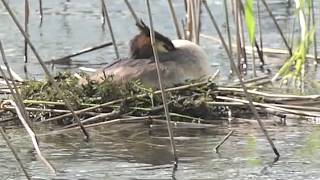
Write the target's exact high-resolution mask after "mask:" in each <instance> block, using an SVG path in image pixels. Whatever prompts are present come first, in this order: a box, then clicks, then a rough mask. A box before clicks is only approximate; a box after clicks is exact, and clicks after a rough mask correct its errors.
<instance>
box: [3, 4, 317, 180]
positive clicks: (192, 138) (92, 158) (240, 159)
mask: <svg viewBox="0 0 320 180" xmlns="http://www.w3.org/2000/svg"><path fill="white" fill-rule="evenodd" d="M208 2H209V6H210V7H211V8H212V9H214V10H215V11H214V15H215V16H216V17H222V15H221V14H223V12H222V9H223V7H222V2H221V0H215V1H208ZM37 3H38V2H37V1H31V17H30V25H29V27H30V35H31V40H32V42H33V43H34V45H35V46H36V48H37V49H38V51H39V52H40V55H41V57H42V58H43V59H44V60H50V59H53V58H54V57H61V56H64V55H67V54H70V53H72V52H75V51H78V50H81V49H83V48H86V47H90V46H94V45H98V44H101V43H103V42H108V41H111V39H110V36H109V34H108V30H107V27H106V29H105V30H104V29H103V28H102V27H101V20H100V5H99V1H98V0H96V1H85V0H78V1H64V0H56V1H44V22H43V24H42V26H41V27H40V26H39V21H40V20H39V15H38V14H39V11H38V4H37ZM174 3H175V8H176V10H177V15H178V17H179V18H183V17H184V14H183V13H184V12H183V1H175V2H174ZM109 4H110V6H108V8H109V12H110V16H111V20H112V22H113V28H114V32H115V36H116V40H117V42H118V45H119V50H120V54H121V57H125V56H126V55H127V51H128V47H127V45H128V42H129V40H130V39H131V38H132V37H133V36H134V35H135V34H136V33H137V30H136V28H135V27H134V25H133V24H134V21H133V19H132V17H131V15H130V13H129V11H128V10H127V8H126V6H125V4H124V3H123V2H122V1H112V2H111V1H110V2H109ZM10 5H11V6H12V8H13V9H14V10H15V12H16V14H17V15H18V17H19V19H20V20H22V19H23V13H22V12H23V3H21V1H18V0H11V1H10ZM152 5H153V6H152V10H153V16H154V20H155V22H156V23H155V27H156V29H157V30H158V31H160V32H162V33H164V34H166V35H168V36H169V37H170V38H172V39H174V38H175V30H174V27H173V24H172V21H171V17H170V14H169V11H168V8H167V3H166V2H165V1H153V2H152ZM270 5H271V8H272V9H273V12H274V13H275V14H276V15H277V18H278V19H279V23H280V25H281V26H282V27H284V26H287V21H286V19H285V18H284V19H283V17H287V16H289V15H290V14H292V10H289V11H288V8H287V4H286V3H283V1H270ZM133 6H134V9H136V11H137V14H138V15H139V16H141V17H142V18H143V19H144V20H145V21H146V22H147V20H148V19H147V17H146V13H145V4H144V1H143V0H135V1H134V3H133ZM288 13H289V15H288ZM203 16H204V17H203V19H204V21H203V22H204V23H203V32H204V33H205V34H209V35H214V36H216V34H215V33H214V30H213V27H212V25H211V23H210V21H209V20H208V17H207V15H206V13H203ZM280 18H281V19H280ZM263 19H264V24H263V29H264V30H265V31H264V33H265V44H266V45H268V46H267V47H284V46H283V43H282V42H281V41H280V40H279V39H280V36H279V35H278V34H277V32H276V31H275V28H274V27H273V24H272V22H271V21H270V19H269V18H268V16H267V13H266V12H263ZM217 20H218V22H219V24H220V25H221V26H222V25H223V22H224V18H217ZM0 22H1V26H0V39H1V41H2V42H3V44H4V46H5V49H6V54H7V56H8V60H9V61H10V65H11V66H12V68H13V69H14V70H15V71H16V72H18V73H19V74H20V75H21V76H22V77H24V78H31V79H32V78H37V79H38V78H43V72H42V70H41V68H40V66H39V65H38V63H37V60H36V59H35V57H34V56H32V53H31V52H29V54H30V60H29V63H28V64H27V65H26V68H27V72H26V73H25V72H24V63H23V39H22V37H21V35H20V34H19V32H18V30H17V28H16V27H15V26H14V25H13V23H12V21H11V19H10V18H9V16H8V14H7V13H6V11H5V10H4V7H3V6H2V5H0ZM222 30H223V31H225V29H224V28H222ZM201 45H202V47H204V49H205V50H206V51H207V52H208V54H209V56H210V59H211V60H212V63H213V64H214V65H215V66H214V67H213V71H214V69H217V68H219V69H220V70H221V71H222V76H221V77H222V79H223V77H225V75H226V74H227V73H228V69H229V67H228V64H229V63H228V61H227V59H226V55H225V53H224V51H223V49H222V47H221V46H220V45H219V44H217V43H216V42H213V41H209V40H207V39H203V38H202V39H201ZM114 58H115V54H114V51H113V47H109V48H105V49H102V50H99V51H95V52H92V53H89V54H86V55H82V56H78V57H76V58H74V59H73V62H72V63H71V64H70V65H57V66H56V67H55V68H54V69H52V71H53V73H55V72H57V71H61V70H65V69H71V70H73V71H77V67H79V66H86V67H99V64H105V63H109V62H112V60H113V59H114ZM267 63H268V60H267ZM269 63H271V62H269ZM269 66H270V65H269ZM316 92H317V91H316ZM266 123H267V128H268V130H269V132H270V135H271V137H272V138H273V139H274V142H275V145H276V146H277V148H278V150H279V151H280V154H281V157H280V160H279V161H278V162H276V163H275V164H273V165H270V163H271V162H272V161H273V158H274V154H273V152H272V150H271V148H270V147H269V145H268V143H267V141H266V140H265V138H264V136H263V134H262V133H261V131H260V129H259V128H258V125H257V124H256V123H255V122H254V121H250V122H247V121H243V120H239V121H236V122H231V123H227V122H226V121H218V122H215V124H214V127H211V128H199V127H197V126H195V127H194V128H191V127H182V126H177V127H175V136H176V143H177V151H178V156H179V167H178V169H177V171H173V165H172V155H171V149H170V146H169V141H168V137H167V131H166V129H165V126H164V125H161V126H153V127H149V126H147V125H144V124H143V123H141V124H139V123H137V124H121V125H114V126H102V127H99V128H94V129H90V131H89V132H90V134H91V136H92V137H91V141H89V142H85V141H83V139H82V135H81V134H80V132H78V131H75V132H73V133H66V134H61V135H51V136H41V137H40V142H41V143H40V146H41V149H42V151H43V153H44V155H45V156H46V157H47V158H48V160H49V161H50V162H51V163H52V164H53V165H54V167H55V168H56V169H57V171H58V173H57V175H56V176H53V175H50V174H49V172H48V170H47V169H46V168H45V167H44V165H43V164H42V163H41V161H39V160H38V159H37V157H36V155H35V152H34V151H33V150H32V146H31V144H30V140H29V138H28V136H26V133H25V131H24V130H23V129H20V128H12V129H8V130H7V133H8V134H9V136H10V137H11V138H12V142H13V143H14V145H15V147H16V149H17V150H18V152H19V156H20V157H21V159H22V161H23V163H24V165H25V166H26V167H27V171H28V172H29V173H30V174H32V176H33V179H317V178H318V177H319V176H320V173H319V171H318V167H319V164H320V161H319V156H320V153H319V149H320V141H319V139H320V137H319V136H320V133H319V128H318V127H317V125H316V124H309V123H308V121H305V120H303V119H295V120H288V122H287V124H286V125H282V124H279V120H278V119H277V118H275V117H273V116H270V117H268V118H266ZM231 129H234V130H235V133H234V134H233V135H232V136H231V137H230V139H229V140H227V142H226V143H225V144H224V145H223V146H222V147H221V150H220V154H216V153H215V152H214V151H213V148H214V146H215V145H217V144H218V143H219V142H220V141H221V140H222V139H223V137H224V136H225V135H226V134H227V133H228V132H229V131H230V130H231ZM48 130H50V127H45V128H44V127H41V128H39V129H37V133H43V132H47V131H48ZM0 172H1V173H0V174H1V176H0V177H1V179H23V174H22V173H21V172H20V170H19V168H18V166H17V165H16V163H15V161H14V158H13V157H12V154H11V153H10V151H9V150H8V148H6V147H5V145H4V142H3V140H2V139H0Z"/></svg>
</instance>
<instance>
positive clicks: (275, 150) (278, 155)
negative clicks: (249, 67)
mask: <svg viewBox="0 0 320 180" xmlns="http://www.w3.org/2000/svg"><path fill="white" fill-rule="evenodd" d="M236 3H238V1H237V2H236ZM203 5H204V6H205V8H206V10H207V12H208V14H209V17H210V19H211V21H212V24H213V25H214V27H215V29H216V31H217V33H218V35H219V38H220V40H221V43H222V45H223V47H224V49H225V50H226V52H227V55H228V58H229V60H230V62H231V64H232V66H233V68H234V69H235V73H236V75H237V76H238V79H239V82H240V84H241V87H242V89H243V92H244V94H245V97H246V99H247V100H248V101H249V107H250V109H251V111H252V113H253V115H254V117H255V118H256V120H257V121H258V124H259V126H260V128H261V130H262V132H263V134H264V135H265V137H266V139H267V140H268V142H269V144H270V146H271V148H272V150H273V152H274V153H275V155H276V158H275V160H274V161H277V160H278V159H279V157H280V154H279V152H278V150H277V148H276V147H275V145H274V143H273V141H272V139H271V138H270V136H269V134H268V131H267V130H266V129H265V127H264V124H263V122H262V121H261V119H260V116H259V114H258V112H257V110H256V108H255V106H254V105H253V103H252V97H251V95H250V94H249V93H248V90H247V87H246V86H245V84H244V83H243V80H242V78H241V75H240V72H239V71H238V69H237V68H236V64H235V63H234V61H233V58H232V56H231V54H230V52H229V51H228V47H227V44H226V42H225V41H224V39H223V36H222V34H221V31H220V30H219V26H218V24H217V23H216V20H215V18H214V17H213V15H212V12H211V11H210V9H209V6H208V4H207V1H206V0H203Z"/></svg>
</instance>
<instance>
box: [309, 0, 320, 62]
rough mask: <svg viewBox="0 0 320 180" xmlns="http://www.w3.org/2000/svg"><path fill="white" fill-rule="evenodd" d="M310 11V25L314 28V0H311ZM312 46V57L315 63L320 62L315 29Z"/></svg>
mask: <svg viewBox="0 0 320 180" xmlns="http://www.w3.org/2000/svg"><path fill="white" fill-rule="evenodd" d="M311 13H312V25H313V28H316V18H315V11H314V2H313V0H311ZM313 43H314V44H313V47H314V59H315V61H314V62H315V63H320V61H319V60H318V51H317V31H316V32H315V33H314V36H313Z"/></svg>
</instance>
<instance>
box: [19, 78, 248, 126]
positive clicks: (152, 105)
mask: <svg viewBox="0 0 320 180" xmlns="http://www.w3.org/2000/svg"><path fill="white" fill-rule="evenodd" d="M82 76H86V75H85V74H82ZM55 81H56V82H57V85H58V87H59V88H60V89H61V91H62V92H63V96H64V98H66V99H67V100H68V101H69V102H70V103H71V105H72V107H73V108H74V110H81V109H84V108H88V107H98V106H101V105H102V104H105V103H108V102H109V105H106V106H101V107H99V108H95V109H94V110H91V111H90V112H86V113H82V114H80V116H81V118H82V119H86V118H90V117H92V116H93V115H96V113H112V114H113V116H110V117H108V118H109V119H112V118H116V117H119V116H134V117H143V116H155V115H159V116H161V115H164V111H163V104H162V98H161V93H160V91H159V90H155V89H152V88H149V87H146V86H144V85H143V84H142V83H141V82H139V81H129V82H126V83H118V82H115V81H113V77H112V76H109V77H108V78H106V79H105V80H104V82H103V83H99V84H98V83H95V82H94V81H90V82H89V83H88V84H86V85H79V83H78V81H79V78H77V77H76V76H74V75H73V74H72V73H71V72H64V73H59V74H58V75H57V76H56V77H55ZM20 90H21V95H22V98H23V100H24V103H25V105H26V107H28V108H33V109H38V111H29V115H30V116H31V117H33V119H35V120H38V121H41V120H46V119H48V118H52V117H55V116H59V115H61V112H56V111H48V110H68V109H67V108H66V106H65V104H64V102H63V101H62V98H61V97H60V96H59V94H58V92H57V91H56V90H55V89H54V88H53V87H52V83H51V82H49V81H48V80H43V81H36V80H28V81H25V82H24V83H23V85H21V86H20ZM219 93H220V92H219V91H217V86H216V84H215V83H214V82H212V81H206V82H188V83H187V84H185V85H181V86H177V87H175V88H170V89H167V91H166V95H167V100H168V107H169V111H170V113H171V114H172V119H173V120H175V121H195V120H196V121H200V120H212V119H217V118H218V117H219V118H221V117H226V116H227V115H228V110H229V109H228V108H226V107H225V106H216V105H210V104H208V103H207V102H213V101H215V97H216V95H217V94H219ZM41 110H43V111H41ZM45 110H47V111H45ZM239 110H240V111H243V110H244V109H239ZM108 118H107V119H108ZM72 119H73V118H66V119H64V120H62V121H59V122H60V123H61V122H62V123H63V124H66V123H67V124H69V123H74V122H73V120H72Z"/></svg>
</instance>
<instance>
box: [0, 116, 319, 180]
mask: <svg viewBox="0 0 320 180" xmlns="http://www.w3.org/2000/svg"><path fill="white" fill-rule="evenodd" d="M301 121H302V120H288V125H286V126H283V125H277V124H276V121H270V120H267V121H265V122H266V124H267V128H268V129H269V131H270V134H271V136H272V137H273V138H274V141H275V144H276V146H277V147H278V149H279V151H280V153H281V157H280V160H279V161H278V162H276V163H275V164H273V165H270V163H271V162H272V161H273V158H274V154H273V152H272V150H271V148H270V147H269V145H268V143H267V141H266V140H265V138H264V136H263V134H262V133H261V131H260V129H259V127H258V125H257V123H256V122H255V121H251V122H248V123H237V122H234V123H231V124H225V123H223V124H221V123H219V124H218V125H217V126H216V128H192V129H191V128H190V127H188V128H183V127H179V126H178V127H176V128H175V137H176V143H177V150H178V155H179V166H178V169H177V171H175V172H173V165H172V159H173V158H172V154H171V148H170V144H169V139H168V136H167V131H166V129H165V128H166V127H165V125H163V126H156V127H151V128H150V127H149V126H147V125H144V124H121V125H114V126H110V127H99V128H95V129H91V130H90V134H91V136H92V138H91V141H89V142H85V141H83V139H82V138H81V137H82V135H81V133H80V132H78V131H75V132H74V133H68V134H63V135H62V134H61V135H52V136H45V137H41V138H40V142H41V148H42V150H43V152H44V154H45V155H46V156H47V157H48V159H49V160H50V161H51V162H52V163H53V165H54V166H55V167H56V168H57V170H58V174H57V176H55V177H54V178H56V179H106V178H107V179H108V178H111V179H171V178H172V176H174V177H175V178H176V179H312V178H313V177H319V175H320V173H319V171H318V167H319V164H320V161H319V157H320V153H319V150H320V141H319V129H318V127H313V126H312V125H307V124H301ZM230 129H234V130H235V132H234V133H233V135H232V136H231V137H230V139H228V140H227V141H226V143H225V144H224V145H223V146H222V147H221V149H220V154H216V153H214V151H213V147H214V146H215V145H216V144H218V143H219V141H220V140H221V139H222V138H223V137H224V136H225V135H226V134H227V133H228V132H229V131H230ZM8 133H9V134H10V136H11V137H12V138H13V139H15V140H14V144H15V146H16V147H17V148H18V150H19V154H20V156H21V157H22V159H23V162H24V164H25V165H26V167H27V168H28V171H29V172H31V173H32V174H33V176H34V178H35V179H48V178H49V177H51V178H53V176H50V175H48V171H47V169H46V168H44V166H43V164H42V163H41V162H40V161H39V160H37V159H36V157H35V153H34V152H33V151H32V147H31V146H30V143H29V139H28V138H22V139H21V137H23V134H25V132H24V131H23V130H21V129H14V130H9V131H8ZM19 138H20V139H19ZM1 144H2V145H1V148H0V157H1V158H0V162H1V163H0V164H1V165H0V171H1V174H2V177H8V178H9V179H16V178H17V177H22V174H20V173H15V172H19V170H18V169H17V167H16V164H15V162H14V159H13V157H12V155H11V154H10V152H9V150H8V149H7V148H5V146H4V145H3V142H1Z"/></svg>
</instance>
